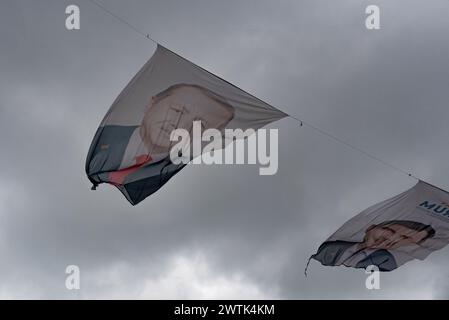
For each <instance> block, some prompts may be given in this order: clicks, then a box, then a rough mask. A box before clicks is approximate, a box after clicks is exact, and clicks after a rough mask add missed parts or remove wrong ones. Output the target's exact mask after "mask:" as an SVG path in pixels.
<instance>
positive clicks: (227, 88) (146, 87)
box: [86, 45, 287, 205]
mask: <svg viewBox="0 0 449 320" xmlns="http://www.w3.org/2000/svg"><path fill="white" fill-rule="evenodd" d="M286 116H287V114H285V113H284V112H282V111H280V110H278V109H276V108H274V107H272V106H271V105H269V104H267V103H265V102H263V101H261V100H260V99H258V98H256V97H254V96H252V95H250V94H248V93H247V92H245V91H243V90H241V89H239V88H238V87H236V86H234V85H232V84H230V83H229V82H227V81H225V80H223V79H221V78H219V77H217V76H215V75H213V74H212V73H210V72H208V71H206V70H204V69H202V68H201V67H199V66H197V65H195V64H193V63H191V62H190V61H188V60H186V59H184V58H182V57H181V56H179V55H177V54H175V53H174V52H172V51H170V50H168V49H166V48H165V47H163V46H161V45H158V46H157V49H156V51H155V53H154V54H153V56H152V57H151V58H150V60H149V61H148V62H147V63H146V64H145V65H144V66H143V67H142V68H141V70H140V71H139V72H138V73H137V74H136V75H135V76H134V78H133V79H132V80H131V82H130V83H129V84H128V85H127V86H126V87H125V89H124V90H123V91H122V92H121V93H120V95H119V96H118V97H117V99H116V100H115V101H114V103H113V104H112V106H111V107H110V109H109V111H108V112H107V114H106V115H105V117H104V119H103V121H102V122H101V124H100V126H99V128H98V130H97V131H96V134H95V136H94V138H93V141H92V143H91V146H90V149H89V152H88V155H87V160H86V173H87V176H88V178H89V180H90V181H91V182H92V184H93V189H95V188H96V186H97V185H99V184H101V183H109V184H112V185H114V186H116V187H117V188H118V189H119V190H120V191H121V192H122V193H123V195H124V196H125V197H126V199H127V200H128V201H129V202H130V203H131V204H132V205H135V204H137V203H139V202H140V201H142V200H143V199H145V198H146V197H148V196H149V195H151V194H153V193H154V192H156V191H157V190H158V189H159V188H161V187H162V186H163V185H164V184H165V183H166V182H167V181H168V180H169V179H170V178H171V177H173V176H174V175H175V174H176V173H178V172H179V171H180V170H181V169H182V168H183V167H184V166H185V164H184V163H178V164H176V163H173V162H172V161H171V160H170V156H169V154H170V150H171V148H172V146H173V142H172V141H170V134H171V132H172V131H173V130H175V129H179V128H182V129H185V130H188V131H189V130H192V124H193V122H194V121H198V120H201V123H202V124H203V125H204V128H203V129H204V130H206V129H210V128H214V129H218V130H220V131H221V132H223V136H224V137H225V134H224V130H225V129H242V130H246V129H254V130H257V129H259V128H261V127H263V126H265V125H266V124H269V123H271V122H273V121H276V120H279V119H282V118H284V117H286ZM191 142H192V143H193V141H191ZM228 142H229V141H228ZM186 187H187V185H186Z"/></svg>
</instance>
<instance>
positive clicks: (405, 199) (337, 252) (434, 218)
mask: <svg viewBox="0 0 449 320" xmlns="http://www.w3.org/2000/svg"><path fill="white" fill-rule="evenodd" d="M448 243H449V193H448V192H446V191H444V190H442V189H439V188H437V187H435V186H432V185H430V184H428V183H426V182H423V181H419V182H418V183H417V184H416V185H415V186H414V187H413V188H411V189H410V190H407V191H405V192H404V193H401V194H399V195H397V196H395V197H393V198H391V199H388V200H385V201H383V202H381V203H378V204H376V205H374V206H372V207H370V208H368V209H366V210H364V211H363V212H361V213H360V214H358V215H357V216H355V217H354V218H352V219H351V220H349V221H347V222H346V223H345V224H344V225H343V226H342V227H341V228H340V229H338V230H337V231H336V232H335V233H334V234H333V235H332V236H330V237H329V238H328V239H327V240H326V241H325V242H324V243H323V244H321V246H320V247H319V249H318V251H317V253H316V254H314V255H313V256H312V257H311V258H313V259H315V260H317V261H319V262H321V264H323V265H325V266H340V265H344V266H347V267H353V268H367V267H368V266H371V265H374V266H377V267H378V268H379V270H380V271H392V270H394V269H396V268H397V267H399V266H401V265H403V264H404V263H406V262H408V261H411V260H414V259H418V260H424V259H425V258H426V257H427V256H428V255H429V254H431V253H432V252H434V251H436V250H439V249H441V248H443V247H444V246H446V245H447V244H448Z"/></svg>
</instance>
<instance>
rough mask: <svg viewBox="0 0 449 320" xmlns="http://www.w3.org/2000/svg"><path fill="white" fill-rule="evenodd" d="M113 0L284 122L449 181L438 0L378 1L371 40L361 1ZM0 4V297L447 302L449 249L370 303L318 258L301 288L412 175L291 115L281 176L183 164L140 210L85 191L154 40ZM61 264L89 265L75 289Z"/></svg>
mask: <svg viewBox="0 0 449 320" xmlns="http://www.w3.org/2000/svg"><path fill="white" fill-rule="evenodd" d="M71 3H76V4H78V5H79V6H80V9H81V30H79V31H74V32H69V31H66V30H65V28H64V20H65V15H64V10H65V7H66V6H67V5H68V4H71ZM103 3H104V4H105V6H107V7H108V8H109V9H110V10H112V11H114V12H116V13H119V14H120V15H121V16H122V17H123V18H125V19H127V20H128V21H132V22H133V23H134V24H135V25H136V26H137V27H138V28H139V29H141V30H145V31H148V32H149V33H151V35H152V36H153V37H154V38H156V39H159V40H161V41H162V43H163V44H164V45H166V46H168V47H169V48H171V49H173V50H175V51H177V52H178V53H180V54H182V55H184V56H186V57H187V58H189V59H191V60H192V61H193V62H195V63H198V64H200V65H202V66H203V67H206V68H208V69H209V70H211V71H213V72H215V73H217V74H218V75H220V76H223V77H224V78H226V79H227V80H229V81H231V82H233V83H235V84H237V85H239V86H241V87H242V88H243V89H245V90H248V91H249V92H251V93H254V94H256V95H257V96H259V97H260V98H262V99H265V100H267V101H268V102H270V103H272V104H273V105H275V106H277V107H279V108H281V109H282V110H283V111H285V112H288V113H291V114H292V115H297V116H299V117H304V119H305V120H306V121H310V122H311V123H314V124H317V125H318V126H320V127H323V128H326V129H327V130H329V131H330V132H332V133H335V134H336V135H338V136H339V137H342V138H344V139H345V140H347V141H348V142H350V143H352V144H354V145H357V146H359V147H362V148H363V149H365V150H367V151H369V152H372V153H374V154H376V155H377V156H379V157H381V158H383V159H386V160H388V161H389V162H392V163H394V164H395V165H398V166H400V167H402V168H405V169H406V170H409V169H410V170H412V169H413V172H414V173H416V174H417V175H419V176H420V177H423V178H425V179H428V180H430V181H431V182H433V183H435V184H438V185H440V186H442V187H446V188H448V187H449V176H448V174H447V173H446V172H448V169H449V164H448V163H447V161H446V160H445V159H447V154H448V152H447V150H448V148H447V132H448V126H447V122H446V119H448V115H449V114H448V109H447V101H448V100H449V92H448V90H447V89H446V87H445V86H447V83H449V64H448V60H447V57H448V56H449V55H448V53H449V43H448V42H447V41H445V39H446V34H447V30H448V28H449V21H448V20H447V18H446V16H445V14H444V12H445V11H447V8H448V6H449V4H448V3H447V2H446V1H434V2H433V3H432V6H424V5H423V2H418V1H400V2H395V3H391V1H390V2H389V1H377V4H378V5H379V6H380V7H381V13H382V16H381V19H382V20H381V27H382V29H381V30H379V31H373V32H370V31H367V30H366V29H365V28H364V8H365V6H366V5H368V4H371V2H370V3H368V2H363V1H362V2H360V3H358V4H355V3H354V2H351V1H342V2H339V3H338V4H336V3H335V2H332V1H302V2H298V1H282V2H273V1H266V2H261V1H158V2H148V1H127V2H126V3H125V2H122V1H104V2H103ZM0 6H1V10H0V12H1V13H0V15H1V17H0V18H1V19H0V37H1V40H2V55H1V59H0V67H1V70H2V73H1V75H2V76H1V77H0V143H1V146H2V150H3V152H2V156H1V157H0V165H1V168H2V169H1V170H0V179H1V180H0V181H1V182H0V221H1V224H0V231H1V236H0V239H1V245H0V250H1V252H2V256H3V257H4V258H3V259H2V261H3V262H2V265H1V266H0V283H1V285H0V295H1V296H2V297H21V298H28V297H66V298H79V297H81V298H101V297H124V298H132V297H152V298H155V297H158V292H161V296H163V297H173V298H177V297H193V298H194V297H202V298H207V297H219V296H220V291H221V292H222V294H221V296H223V295H224V296H226V297H229V298H232V297H246V298H250V297H262V298H263V297H268V298H277V297H282V298H332V297H337V298H399V297H402V298H414V297H423V298H431V297H433V296H442V295H443V296H444V295H445V292H447V287H441V283H442V282H444V281H442V279H446V278H447V276H448V275H449V274H448V272H447V270H445V268H443V267H442V266H443V265H444V264H445V263H447V261H448V259H447V252H448V251H447V249H444V250H441V251H440V252H437V253H434V254H432V255H431V256H430V257H429V258H428V259H427V260H426V261H424V262H411V263H409V264H408V265H405V266H403V267H401V268H400V269H398V270H397V271H395V272H392V273H390V274H384V275H382V283H381V286H382V290H379V291H376V292H370V291H368V290H366V289H365V286H364V283H365V274H364V273H363V272H361V271H360V270H351V269H346V268H326V267H322V266H320V265H318V263H316V262H312V263H311V266H310V269H309V276H308V278H305V277H304V275H303V270H304V267H305V263H306V261H307V258H308V257H309V255H310V254H312V253H313V252H314V250H316V248H317V246H318V245H319V243H320V242H321V241H322V240H324V239H325V238H327V236H328V235H329V234H330V233H332V232H333V231H335V229H336V228H338V227H339V226H340V225H341V224H342V223H343V222H344V221H346V220H347V219H349V218H350V217H352V216H353V215H355V214H356V213H357V212H359V211H360V210H362V209H364V208H366V207H367V206H369V205H371V204H374V203H376V202H377V201H381V200H383V199H385V198H388V197H390V196H392V195H394V194H396V193H399V192H401V191H403V190H405V189H406V188H408V187H410V186H412V185H413V183H414V180H413V179H411V178H408V177H407V176H404V175H403V174H401V173H398V172H396V171H393V170H391V169H390V168H388V167H385V166H384V165H382V164H380V163H378V162H376V161H373V160H372V159H370V158H367V157H366V156H364V155H361V154H358V153H355V152H354V151H353V150H351V149H348V148H347V147H345V146H342V145H341V144H337V143H335V141H332V140H330V139H328V138H327V137H325V136H323V135H320V134H319V133H317V132H315V131H311V130H310V129H309V128H308V127H302V128H300V127H299V126H298V125H297V123H295V122H294V121H293V120H291V119H284V120H281V121H279V122H278V123H275V124H273V125H271V127H278V128H280V141H281V142H282V143H281V146H280V155H279V157H280V159H279V163H280V165H279V171H278V174H277V175H275V176H259V175H258V170H257V168H256V167H252V166H212V167H207V166H189V167H187V168H186V169H184V170H183V171H182V172H181V173H180V174H178V175H177V176H176V177H175V178H174V179H173V180H172V181H170V183H168V184H167V185H166V186H164V188H163V189H161V190H160V191H159V192H158V193H156V194H154V195H153V196H152V197H150V198H149V199H147V200H146V201H144V202H143V203H142V204H141V205H139V206H137V207H131V206H129V204H128V203H127V202H126V201H125V199H124V198H123V197H122V196H121V195H120V193H119V192H118V191H117V190H114V189H113V188H112V187H108V186H103V185H102V186H101V187H100V188H99V190H98V191H96V192H92V191H90V190H89V188H90V185H89V183H88V180H87V178H86V177H85V175H84V160H85V155H86V153H87V149H88V147H89V144H90V141H91V139H92V136H93V134H94V132H95V130H96V128H97V126H98V124H99V122H100V121H101V119H102V117H103V115H104V114H105V112H106V111H107V108H108V107H109V105H110V104H111V102H112V101H113V99H114V98H115V97H116V96H117V94H118V93H119V92H120V90H121V89H122V88H123V87H124V86H125V85H126V83H127V82H128V81H129V80H130V79H131V77H132V76H133V75H134V74H135V73H136V72H137V70H138V69H139V68H140V67H141V65H142V64H143V63H144V62H145V61H146V60H147V59H148V58H149V57H150V55H151V54H152V52H153V50H154V48H155V46H154V44H152V43H150V42H148V41H145V40H144V39H143V38H142V37H141V36H140V35H138V34H136V33H135V32H133V31H132V30H130V29H127V28H126V27H124V26H123V25H122V24H120V22H117V21H116V20H113V19H112V18H111V17H109V16H108V15H107V14H105V13H104V12H101V11H99V10H98V8H96V7H95V6H92V5H91V4H89V2H87V1H70V2H69V1H62V2H60V1H40V2H39V3H37V2H33V1H3V2H2V3H1V5H0ZM68 264H77V265H79V266H80V268H81V272H82V284H81V285H82V290H81V291H80V292H78V293H73V292H69V291H67V290H66V289H65V287H64V280H65V278H64V277H65V275H64V269H65V266H66V265H68ZM195 270H200V271H201V272H196V271H195ZM410 279H413V281H410ZM342 288H344V290H342ZM217 292H218V293H217Z"/></svg>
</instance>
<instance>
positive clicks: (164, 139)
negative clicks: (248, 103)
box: [140, 86, 233, 151]
mask: <svg viewBox="0 0 449 320" xmlns="http://www.w3.org/2000/svg"><path fill="white" fill-rule="evenodd" d="M232 117H233V111H232V110H230V108H229V106H228V107H227V106H226V105H224V104H223V103H221V102H220V101H217V100H215V99H213V98H212V97H210V96H208V95H207V94H206V93H205V92H204V91H202V90H201V89H199V88H196V87H189V86H181V87H178V88H176V89H174V90H173V91H172V92H171V93H170V94H169V95H168V96H166V97H163V98H161V99H155V98H153V99H152V101H151V103H150V105H149V106H148V107H147V110H146V113H145V116H144V118H143V121H142V125H141V126H142V130H141V131H140V133H141V138H142V140H143V141H144V143H145V145H146V146H147V148H148V149H149V150H150V151H151V146H158V147H161V148H170V146H171V144H172V143H173V142H172V141H170V134H171V132H172V131H173V130H175V129H185V130H187V131H189V132H190V133H191V131H192V127H193V122H194V121H198V120H201V125H202V130H206V129H209V128H216V129H220V128H223V127H224V126H226V124H227V123H228V122H229V121H230V120H231V119H232Z"/></svg>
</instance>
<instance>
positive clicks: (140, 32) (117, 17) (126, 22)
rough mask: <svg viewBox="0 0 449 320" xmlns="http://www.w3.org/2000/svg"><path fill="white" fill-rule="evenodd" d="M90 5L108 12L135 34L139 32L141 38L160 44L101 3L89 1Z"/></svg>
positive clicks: (93, 0) (94, 0)
mask: <svg viewBox="0 0 449 320" xmlns="http://www.w3.org/2000/svg"><path fill="white" fill-rule="evenodd" d="M87 1H89V2H90V3H92V4H94V5H95V6H97V7H98V8H100V9H101V10H103V11H104V12H106V13H107V14H109V15H110V16H111V17H113V18H115V19H117V20H118V21H120V22H121V23H123V24H124V25H126V26H127V27H128V28H131V29H132V30H134V31H135V32H137V33H138V34H140V35H141V36H143V37H144V38H145V39H147V40H150V41H152V42H154V43H155V44H158V43H159V42H158V41H156V40H154V39H153V38H152V37H151V36H150V35H149V34H148V33H145V32H143V31H141V30H139V29H138V28H137V27H136V26H134V25H133V24H131V23H129V22H128V21H126V20H125V19H123V18H122V17H120V16H118V15H116V14H115V13H114V12H112V11H110V10H108V9H107V8H106V7H105V6H103V5H102V4H101V3H99V2H98V1H96V0H87Z"/></svg>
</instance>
